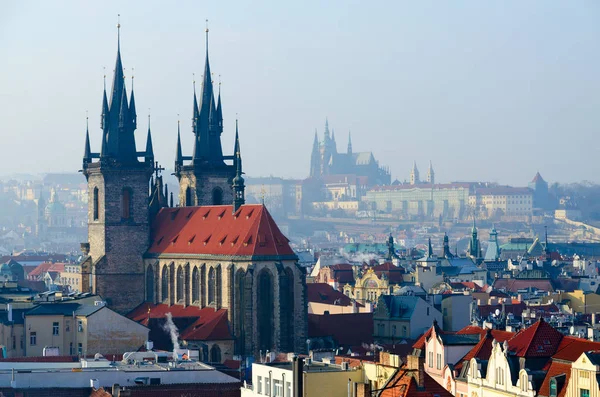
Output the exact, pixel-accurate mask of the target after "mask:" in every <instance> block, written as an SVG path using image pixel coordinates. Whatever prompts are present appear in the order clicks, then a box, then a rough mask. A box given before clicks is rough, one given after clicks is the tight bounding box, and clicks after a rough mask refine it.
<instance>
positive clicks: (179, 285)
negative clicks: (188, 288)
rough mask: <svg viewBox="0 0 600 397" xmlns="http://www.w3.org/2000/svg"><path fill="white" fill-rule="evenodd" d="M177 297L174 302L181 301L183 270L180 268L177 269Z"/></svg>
mask: <svg viewBox="0 0 600 397" xmlns="http://www.w3.org/2000/svg"><path fill="white" fill-rule="evenodd" d="M176 282H177V297H176V298H175V301H176V302H179V301H181V300H183V269H182V268H181V266H179V267H178V268H177V279H176Z"/></svg>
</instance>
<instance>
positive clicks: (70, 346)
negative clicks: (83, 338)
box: [69, 342, 73, 356]
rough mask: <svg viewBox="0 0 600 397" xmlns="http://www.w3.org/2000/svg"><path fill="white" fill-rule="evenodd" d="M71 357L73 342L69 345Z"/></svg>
mask: <svg viewBox="0 0 600 397" xmlns="http://www.w3.org/2000/svg"><path fill="white" fill-rule="evenodd" d="M69 355H70V356H72V355H73V342H71V343H69Z"/></svg>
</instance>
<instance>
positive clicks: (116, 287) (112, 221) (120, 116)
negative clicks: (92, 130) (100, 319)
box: [82, 21, 154, 312]
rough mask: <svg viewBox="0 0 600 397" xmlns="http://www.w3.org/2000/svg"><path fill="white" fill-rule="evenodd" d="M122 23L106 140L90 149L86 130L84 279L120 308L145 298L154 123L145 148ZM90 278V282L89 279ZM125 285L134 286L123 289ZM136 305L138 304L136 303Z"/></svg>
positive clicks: (105, 116)
mask: <svg viewBox="0 0 600 397" xmlns="http://www.w3.org/2000/svg"><path fill="white" fill-rule="evenodd" d="M120 36H121V24H120V21H119V23H118V24H117V59H116V63H115V70H114V75H113V83H112V91H111V92H110V100H109V98H108V95H107V91H106V76H104V80H105V83H104V92H103V95H102V113H101V116H100V117H101V122H100V126H101V128H102V144H101V150H100V152H98V153H95V152H92V149H91V146H90V137H89V127H88V128H86V138H85V150H84V156H83V169H82V172H83V175H84V176H85V177H86V179H87V183H88V195H89V197H88V207H89V209H88V239H89V240H88V241H89V242H88V243H84V245H85V246H86V247H89V248H86V249H85V252H86V258H87V259H86V260H85V261H84V263H82V269H83V270H82V272H83V278H84V279H85V280H86V285H85V288H83V289H82V292H88V290H89V291H91V292H93V293H95V294H98V295H101V296H102V297H104V298H106V300H107V301H110V305H111V307H112V308H113V309H115V310H116V311H118V312H124V311H126V310H129V309H130V308H131V305H132V303H135V304H139V303H141V302H142V301H143V300H144V291H143V288H140V287H139V286H142V285H143V283H144V267H143V259H142V256H143V254H144V252H145V251H146V249H147V243H148V236H149V234H150V228H149V208H148V185H149V180H150V176H151V175H152V171H153V168H154V164H153V159H154V152H153V148H152V139H151V133H150V126H148V137H147V139H148V140H147V142H146V150H145V151H142V152H138V151H137V149H136V144H135V130H136V128H137V112H136V108H135V96H134V94H133V80H132V89H131V96H130V97H129V98H128V97H127V89H126V87H125V74H124V72H123V71H124V68H123V62H122V58H121V37H120ZM109 247H110V249H109ZM88 280H89V285H88V282H87V281H88ZM123 285H134V286H136V287H135V288H130V289H127V290H123V288H122V286H123ZM134 306H135V305H134Z"/></svg>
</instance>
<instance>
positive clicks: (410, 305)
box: [382, 295, 421, 320]
mask: <svg viewBox="0 0 600 397" xmlns="http://www.w3.org/2000/svg"><path fill="white" fill-rule="evenodd" d="M382 299H383V302H384V304H385V305H386V307H387V309H388V311H389V313H390V317H393V318H400V319H407V320H409V319H411V318H412V315H413V312H414V310H415V307H416V306H417V302H418V301H419V299H421V298H419V297H416V296H402V295H384V296H383V297H382Z"/></svg>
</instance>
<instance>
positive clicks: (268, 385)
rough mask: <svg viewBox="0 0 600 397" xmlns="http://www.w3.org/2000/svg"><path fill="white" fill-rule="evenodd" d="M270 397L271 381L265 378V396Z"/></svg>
mask: <svg viewBox="0 0 600 397" xmlns="http://www.w3.org/2000/svg"><path fill="white" fill-rule="evenodd" d="M270 395H271V379H269V378H265V396H270Z"/></svg>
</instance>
